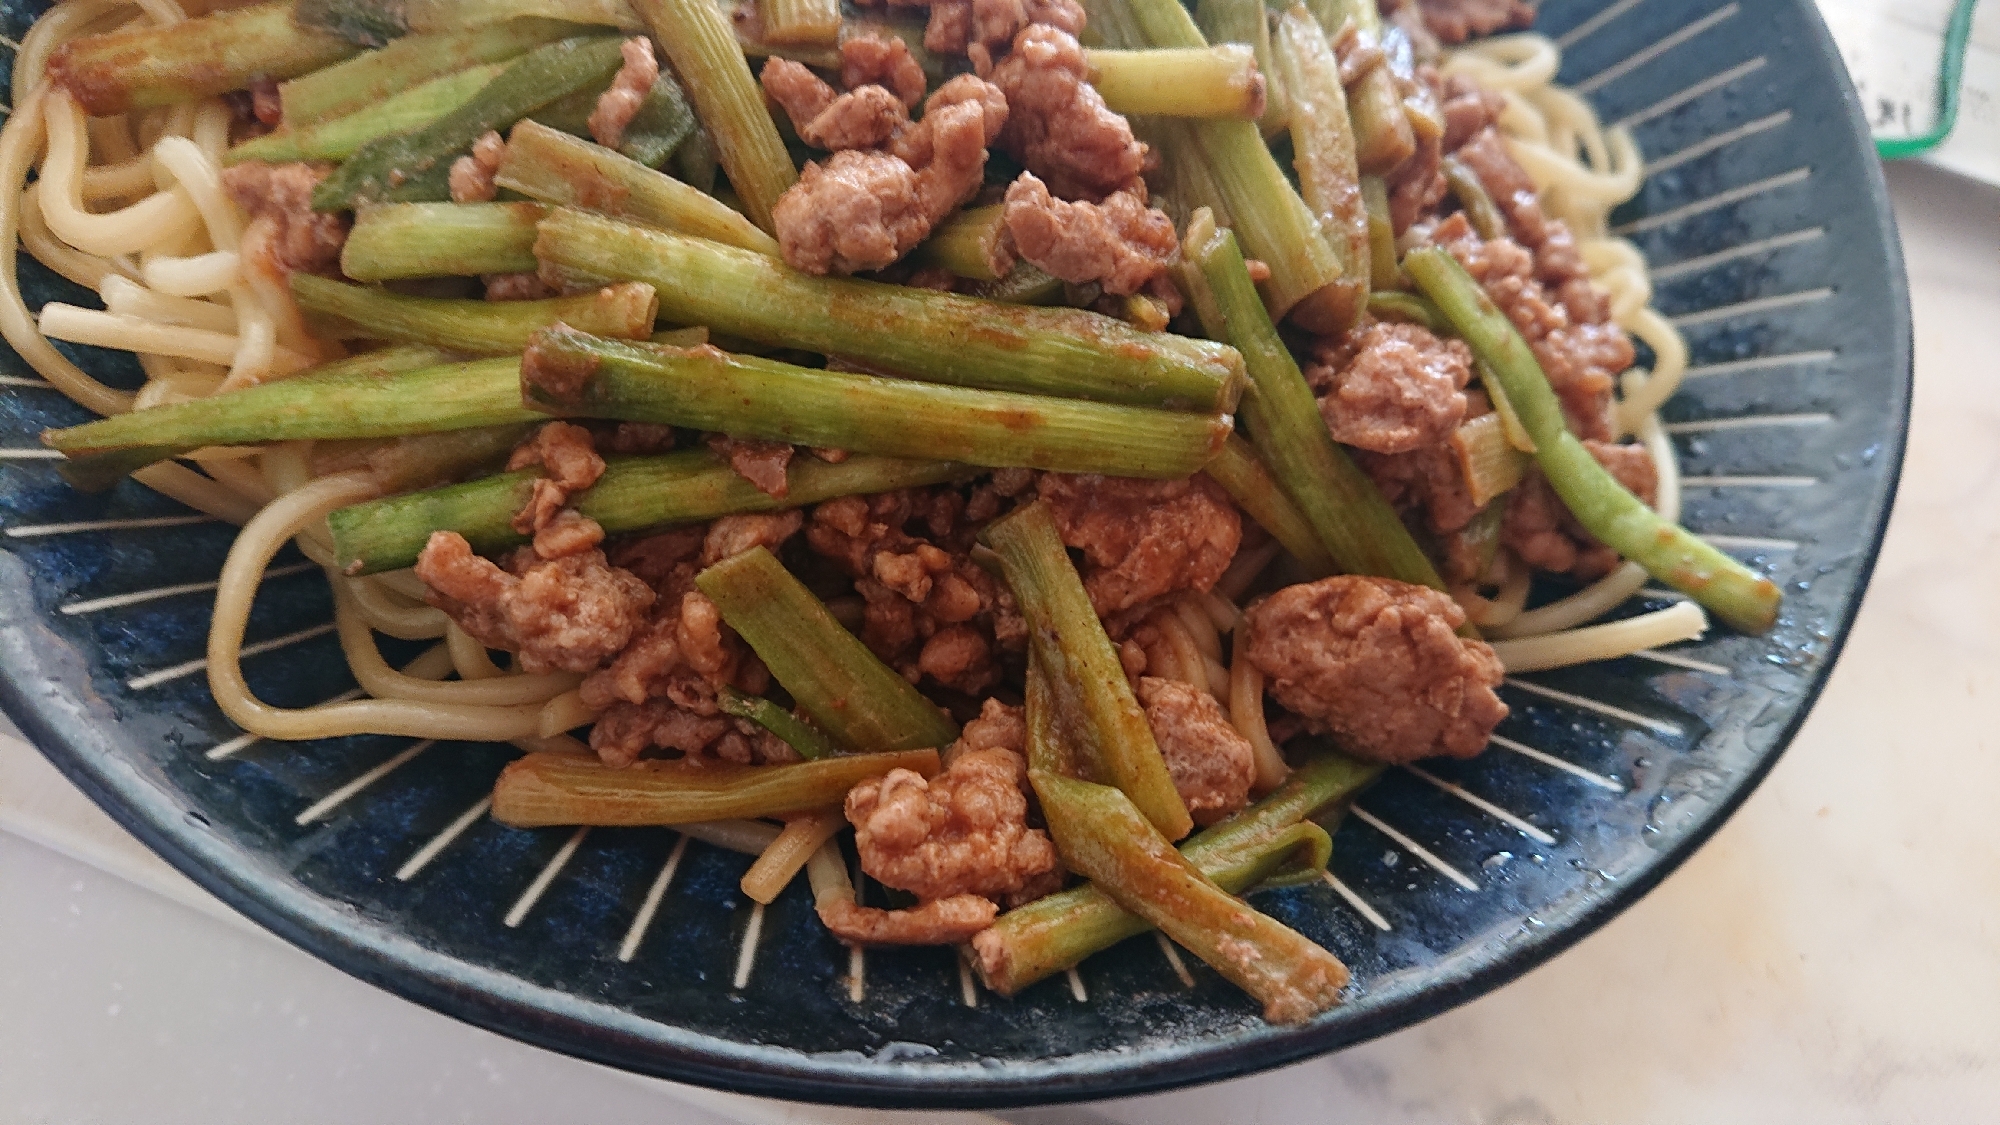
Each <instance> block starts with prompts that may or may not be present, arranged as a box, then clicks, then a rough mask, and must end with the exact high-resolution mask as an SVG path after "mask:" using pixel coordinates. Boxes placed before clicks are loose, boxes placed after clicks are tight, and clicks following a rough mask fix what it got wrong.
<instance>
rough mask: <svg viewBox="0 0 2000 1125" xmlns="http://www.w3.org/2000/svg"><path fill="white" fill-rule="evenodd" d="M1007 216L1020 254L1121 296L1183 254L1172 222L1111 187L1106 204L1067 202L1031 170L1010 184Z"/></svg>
mask: <svg viewBox="0 0 2000 1125" xmlns="http://www.w3.org/2000/svg"><path fill="white" fill-rule="evenodd" d="M1140 188H1141V189H1142V190H1143V188H1144V183H1143V181H1142V182H1141V184H1140ZM1004 215H1005V220H1006V224H1007V235H1008V238H1009V239H1010V240H1011V241H1012V243H1013V246H1014V250H1015V251H1016V252H1017V253H1018V254H1019V255H1020V256H1021V257H1022V258H1023V259H1025V260H1027V261H1028V262H1031V263H1033V264H1034V265H1036V266H1039V267H1041V268H1042V269H1043V270H1045V271H1047V272H1048V273H1049V275H1050V276H1052V277H1058V278H1061V279H1062V280H1064V281H1068V282H1073V283H1076V284H1079V285H1080V284H1083V283H1086V282H1093V281H1094V282H1097V283H1098V284H1100V285H1102V286H1103V287H1104V291H1105V292H1106V293H1112V294H1117V295H1120V296H1124V295H1127V294H1131V293H1137V292H1139V291H1140V290H1141V289H1144V288H1146V287H1147V285H1148V284H1149V283H1151V282H1152V281H1153V280H1154V279H1155V278H1158V277H1160V276H1161V275H1162V274H1164V273H1166V270H1167V267H1168V266H1169V265H1171V264H1173V260H1174V258H1175V256H1176V255H1177V254H1178V253H1179V252H1180V236H1179V235H1177V234H1175V233H1174V221H1173V220H1172V219H1170V218H1168V217H1167V214H1166V212H1164V211H1160V210H1158V209H1156V208H1149V207H1147V206H1146V202H1145V200H1144V199H1143V198H1141V197H1140V196H1139V195H1136V194H1134V193H1133V192H1131V191H1125V190H1120V191H1115V192H1112V193H1111V194H1110V195H1108V196H1106V197H1105V199H1104V202H1103V203H1090V202H1087V201H1082V200H1079V201H1077V202H1075V203H1065V202H1064V201H1062V200H1060V199H1057V198H1055V197H1054V196H1051V195H1050V194H1049V189H1048V186H1047V185H1046V184H1044V183H1042V181H1040V180H1038V179H1036V178H1035V174H1034V173H1033V172H1023V173H1021V178H1020V179H1018V180H1015V181H1014V183H1013V184H1012V185H1010V186H1009V187H1008V188H1007V209H1006V211H1005V212H1004Z"/></svg>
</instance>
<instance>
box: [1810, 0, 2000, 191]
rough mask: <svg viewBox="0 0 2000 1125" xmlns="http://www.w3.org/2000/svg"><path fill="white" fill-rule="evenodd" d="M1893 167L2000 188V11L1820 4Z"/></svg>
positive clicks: (1940, 1) (1924, 3) (1888, 0)
mask: <svg viewBox="0 0 2000 1125" xmlns="http://www.w3.org/2000/svg"><path fill="white" fill-rule="evenodd" d="M1819 7H1820V12H1821V14H1823V15H1824V16H1825V17H1826V23H1827V27H1828V28H1830V29H1831V30H1832V32H1833V37H1834V40H1835V41H1836V42H1838V43H1839V45H1840V54H1841V57H1842V58H1843V59H1844V60H1845V61H1846V63H1847V69H1848V70H1849V71H1850V72H1851V73H1852V74H1853V75H1854V85H1855V89H1856V90H1857V91H1858V92H1859V93H1860V95H1861V104H1862V106H1863V108H1864V109H1865V110H1866V112H1867V114H1868V123H1869V126H1870V127H1871V128H1872V129H1873V130H1874V133H1875V141H1876V145H1877V147H1878V148H1880V149H1881V152H1882V156H1883V158H1884V159H1886V160H1898V159H1906V158H1911V157H1919V156H1921V157H1927V158H1928V159H1930V160H1932V161H1934V162H1935V163H1937V164H1939V165H1941V166H1943V167H1946V168H1949V169H1951V170H1952V171H1954V172H1958V173H1960V174H1961V175H1967V176H1975V177H1977V178H1979V179H1982V180H1985V181H1986V182H1987V183H1991V184H2000V9H1997V8H1995V6H1994V5H1991V4H1989V5H1986V6H1985V10H1984V11H1979V10H1978V9H1979V7H1980V5H1979V4H1978V2H1977V0H1820V5H1819Z"/></svg>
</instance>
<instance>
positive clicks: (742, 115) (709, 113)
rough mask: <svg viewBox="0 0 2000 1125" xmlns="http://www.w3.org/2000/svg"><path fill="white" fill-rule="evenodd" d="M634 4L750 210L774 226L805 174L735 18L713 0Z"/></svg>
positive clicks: (643, 0) (766, 226) (756, 218)
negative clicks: (753, 69) (776, 211)
mask: <svg viewBox="0 0 2000 1125" xmlns="http://www.w3.org/2000/svg"><path fill="white" fill-rule="evenodd" d="M633 7H634V8H635V9H637V10H638V12H639V14H640V16H641V17H643V18H644V19H645V21H646V23H647V25H648V26H649V27H651V28H652V29H653V38H654V40H655V41H657V42H658V43H659V45H660V46H661V47H662V48H664V49H665V50H666V53H667V58H668V59H669V60H670V61H671V62H672V63H673V70H674V73H675V74H677V75H679V76H680V80H681V84H682V85H683V86H684V87H685V88H686V90H687V94H688V98H689V99H690V100H691V101H693V102H694V108H695V113H696V114H697V115H699V116H700V118H701V123H702V125H703V126H704V127H705V128H706V129H707V130H708V136H709V138H710V139H711V140H712V141H713V142H714V144H715V151H716V156H717V158H718V159H719V160H720V161H721V162H722V170H723V172H724V174H726V175H727V176H728V177H729V182H730V184H731V185H732V186H734V187H735V188H736V194H737V195H738V197H740V198H741V199H742V200H743V207H744V211H745V213H747V214H748V215H749V216H750V219H751V221H752V222H754V223H756V224H757V225H758V226H760V227H762V228H763V229H764V230H766V231H770V230H771V229H773V228H772V226H771V208H772V207H773V206H775V205H776V204H777V202H778V197H779V196H781V195H783V194H784V193H785V189H787V188H789V187H791V186H792V183H793V181H795V180H796V179H798V172H797V170H796V169H794V168H793V167H792V158H791V154H790V153H788V152H786V151H785V142H784V141H783V139H781V138H780V137H779V136H778V126H777V123H776V122H774V121H773V120H772V119H771V114H770V111H769V110H767V109H765V108H764V91H763V90H762V88H760V87H759V86H758V85H757V80H756V79H755V78H753V77H752V76H751V74H750V64H749V62H748V60H746V59H745V58H744V56H743V48H742V47H741V46H739V45H738V44H737V42H736V35H735V33H734V32H732V31H731V30H730V27H729V19H728V17H727V16H726V15H724V13H723V11H722V9H721V8H719V7H717V6H716V5H715V4H714V3H713V2H712V0H638V2H637V3H635V4H634V5H633Z"/></svg>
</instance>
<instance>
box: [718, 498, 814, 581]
mask: <svg viewBox="0 0 2000 1125" xmlns="http://www.w3.org/2000/svg"><path fill="white" fill-rule="evenodd" d="M805 521H806V515H805V513H804V512H801V511H799V510H798V509H796V508H794V509H792V510H791V511H789V512H746V513H742V514H740V515H734V516H724V517H722V518H721V519H719V520H716V521H715V522H714V523H712V524H709V525H708V533H707V534H706V535H704V536H702V540H701V566H702V568H703V569H704V570H705V569H707V568H709V567H711V566H714V565H715V564H716V563H719V562H721V561H722V560H724V559H733V558H735V557H736V556H738V555H740V554H742V553H743V552H745V551H751V550H755V549H756V548H758V547H763V548H764V549H766V550H769V551H775V550H777V549H778V548H779V547H781V546H783V545H784V542H785V540H787V539H790V538H791V537H792V536H794V535H796V534H798V531H799V528H800V527H802V526H804V524H805Z"/></svg>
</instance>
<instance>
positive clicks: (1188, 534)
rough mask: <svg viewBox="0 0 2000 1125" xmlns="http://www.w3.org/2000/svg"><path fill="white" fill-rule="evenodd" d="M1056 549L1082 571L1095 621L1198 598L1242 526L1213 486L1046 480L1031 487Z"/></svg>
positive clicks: (1086, 477) (1088, 477) (1058, 476)
mask: <svg viewBox="0 0 2000 1125" xmlns="http://www.w3.org/2000/svg"><path fill="white" fill-rule="evenodd" d="M1039 491H1040V493H1041V498H1042V499H1043V500H1044V501H1046V502H1047V503H1048V505H1049V511H1050V514H1051V515H1053V516H1054V517H1055V521H1056V527H1057V529H1058V530H1060V531H1061V532H1062V538H1063V544H1064V545H1065V546H1069V547H1076V548H1080V549H1081V550H1082V551H1083V554H1084V558H1085V559H1086V560H1088V562H1089V564H1090V565H1089V566H1088V567H1086V568H1085V570H1084V575H1083V585H1084V588H1085V589H1087V590H1089V591H1090V601H1091V604H1092V605H1093V606H1095V607H1096V608H1097V612H1098V614H1099V615H1101V616H1109V615H1111V614H1115V613H1118V612H1119V611H1121V610H1126V609H1130V608H1132V607H1133V606H1136V605H1139V604H1140V603H1142V602H1146V601H1150V600H1152V599H1153V598H1157V597H1160V596H1161V595H1164V594H1171V593H1174V592H1176V591H1179V590H1201V591H1206V590H1207V589H1209V588H1210V587H1211V586H1214V585H1215V580H1216V579H1218V578H1220V577H1222V572H1223V571H1225V570H1227V569H1229V560H1230V559H1232V558H1235V557H1236V548H1237V546H1238V545H1239V544H1241V542H1242V540H1243V519H1242V517H1241V516H1240V515H1238V514H1237V511H1236V507H1235V505H1233V504H1231V503H1230V502H1229V495H1228V494H1227V493H1225V492H1223V491H1222V488H1221V486H1220V485H1217V484H1216V483H1215V482H1213V481H1211V480H1209V479H1208V478H1207V477H1205V476H1200V477H1194V478H1191V479H1189V480H1128V479H1125V478H1123V477H1105V476H1098V475H1096V474H1078V475H1071V474H1065V473H1048V474H1046V475H1044V476H1043V477H1042V479H1041V483H1040V485H1039Z"/></svg>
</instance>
